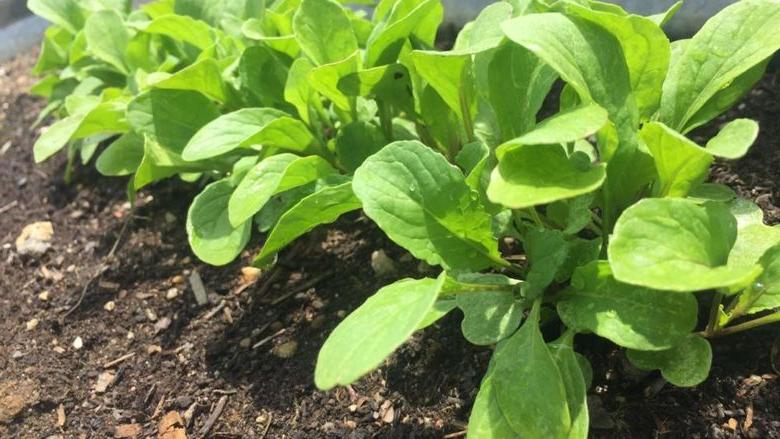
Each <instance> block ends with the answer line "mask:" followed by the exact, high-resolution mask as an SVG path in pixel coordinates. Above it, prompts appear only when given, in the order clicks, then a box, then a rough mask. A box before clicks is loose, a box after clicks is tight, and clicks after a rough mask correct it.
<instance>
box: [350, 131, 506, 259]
mask: <svg viewBox="0 0 780 439" xmlns="http://www.w3.org/2000/svg"><path fill="white" fill-rule="evenodd" d="M352 186H353V189H354V191H355V194H356V195H357V197H358V198H359V199H360V200H361V201H362V202H363V210H364V211H365V213H366V215H368V216H369V217H370V218H371V219H373V220H374V221H375V222H376V223H377V224H378V225H379V227H380V228H381V229H382V230H384V231H385V233H387V235H388V236H389V237H390V239H392V240H393V241H395V242H396V243H398V244H399V245H401V246H402V247H404V248H406V249H407V250H409V251H410V252H411V253H412V254H413V255H414V256H415V257H417V258H419V259H422V260H424V261H426V262H427V263H429V264H431V265H442V266H444V267H445V268H448V269H468V270H479V269H482V268H487V267H489V266H491V265H504V263H503V260H502V259H501V257H500V255H499V253H498V243H497V241H496V239H495V238H494V237H493V233H492V229H491V223H492V220H491V217H490V214H488V213H487V211H486V210H485V208H484V207H483V206H482V205H481V204H480V202H479V200H478V197H477V194H476V193H474V192H472V191H471V189H470V188H469V187H468V185H466V182H465V178H464V176H463V174H462V173H461V171H460V170H459V169H458V168H456V167H455V166H453V165H451V164H450V163H449V162H448V161H447V159H445V158H444V156H442V155H441V154H439V153H437V152H434V151H432V150H431V149H430V148H428V147H427V146H425V145H423V144H422V143H419V142H416V141H399V142H395V143H391V144H390V145H388V146H386V147H385V148H384V149H382V150H381V151H379V152H378V153H376V154H374V155H373V156H371V157H369V158H368V159H367V160H366V161H365V162H364V163H363V165H362V166H360V168H358V170H357V171H356V172H355V178H354V181H353V183H352Z"/></svg>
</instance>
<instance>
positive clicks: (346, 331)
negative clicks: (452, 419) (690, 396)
mask: <svg viewBox="0 0 780 439" xmlns="http://www.w3.org/2000/svg"><path fill="white" fill-rule="evenodd" d="M671 14H673V10H671V11H670V12H669V13H668V14H664V15H661V16H652V17H640V16H637V15H632V14H628V13H626V12H624V11H623V10H622V9H620V8H618V7H616V6H613V5H607V4H604V3H600V2H595V1H592V2H587V1H561V2H556V3H554V4H550V5H548V4H544V3H541V2H539V3H530V2H508V3H503V2H500V3H497V4H495V5H492V6H490V7H488V8H487V9H485V10H484V11H483V13H482V14H481V15H480V17H479V18H478V19H477V20H476V21H475V22H474V23H472V24H470V25H469V26H467V27H466V28H465V29H464V32H463V33H462V34H461V36H460V37H459V38H458V42H457V43H456V45H455V49H454V50H452V51H450V52H431V51H427V50H413V51H411V52H408V53H405V54H402V63H403V64H404V65H405V66H406V67H407V69H408V71H410V72H411V74H412V79H411V81H412V84H413V86H414V87H413V89H414V92H415V96H414V99H415V110H416V114H418V115H419V114H426V111H427V110H428V109H427V108H426V105H431V108H442V105H444V108H449V109H450V110H451V114H453V115H454V116H455V117H454V118H453V117H449V116H447V119H446V120H442V121H441V122H442V125H444V126H447V125H448V124H453V123H457V124H458V125H459V129H458V130H457V131H453V133H458V135H457V136H456V137H457V139H458V140H460V141H461V142H463V143H460V144H459V143H458V142H457V140H456V141H454V142H452V143H450V142H447V141H446V137H442V138H438V139H437V138H435V137H433V136H430V137H428V136H423V135H420V137H419V139H420V140H401V141H395V142H392V143H390V144H389V145H387V146H385V147H384V148H382V149H381V150H380V151H378V152H377V153H376V154H374V155H372V156H370V157H369V158H368V159H366V160H365V161H364V162H363V163H362V165H360V167H358V169H357V170H356V171H355V174H354V178H353V180H352V189H353V191H354V194H355V196H356V197H357V199H358V200H359V201H360V202H361V203H362V206H363V210H364V212H365V214H366V215H367V216H368V217H370V218H371V219H372V220H373V221H375V222H376V223H377V225H378V226H379V227H380V228H381V229H382V230H383V231H384V232H385V233H387V235H388V236H389V237H390V238H391V239H392V240H393V241H394V242H396V243H397V244H399V245H400V246H402V247H403V248H405V249H406V250H408V251H409V252H410V253H411V254H412V255H414V256H415V257H417V258H418V259H421V260H423V261H425V262H427V263H428V264H431V265H437V266H440V267H441V268H442V273H441V274H440V275H439V276H438V277H437V278H435V279H434V278H425V279H417V280H415V279H404V280H401V281H398V282H396V283H394V284H392V285H389V286H386V287H384V288H382V289H380V290H379V291H378V292H377V293H376V294H374V295H373V296H371V297H370V298H369V299H368V300H367V301H366V302H365V303H364V304H363V305H362V306H360V307H359V308H358V309H357V310H356V311H354V312H353V313H352V314H351V315H349V316H348V317H347V318H346V319H345V320H344V321H343V322H341V324H340V325H339V326H338V327H337V328H336V329H335V330H334V331H333V333H332V334H331V335H330V336H329V338H328V339H327V341H326V342H325V345H324V346H323V348H322V350H321V352H320V355H319V358H318V362H317V368H316V372H315V383H316V384H317V386H318V387H319V388H321V389H331V388H333V387H335V386H338V385H348V384H350V383H352V382H354V381H356V380H358V379H359V378H360V377H362V376H363V375H365V374H366V373H368V372H369V371H371V370H372V369H375V368H377V367H379V366H381V364H382V363H383V361H384V360H385V359H386V358H387V357H388V356H389V355H390V354H391V353H392V352H393V351H394V350H395V349H396V348H398V347H399V346H400V345H401V344H403V343H404V341H405V340H407V339H408V338H409V337H410V336H411V335H412V334H413V333H414V332H416V331H418V330H420V329H422V328H425V327H428V326H430V325H431V324H433V323H434V322H436V321H437V320H438V319H439V318H441V317H442V316H444V315H445V314H447V313H448V312H451V311H452V310H454V309H455V308H458V309H460V310H461V312H462V313H463V316H464V318H463V321H462V330H463V334H464V336H465V337H466V338H467V339H468V340H469V341H471V342H473V343H475V344H480V345H495V350H494V352H493V356H492V359H491V362H490V366H489V368H488V371H487V373H486V375H485V377H484V378H483V381H482V385H481V388H480V391H479V394H478V395H477V399H476V401H475V403H474V406H473V408H472V413H471V418H470V421H469V430H468V435H469V437H475V438H489V437H496V438H510V437H523V438H525V437H539V438H572V437H583V438H584V437H587V432H588V424H589V421H588V410H587V404H586V392H587V387H588V385H589V384H588V383H589V382H590V378H591V377H590V374H591V372H590V368H589V365H588V363H587V360H585V359H584V358H583V357H582V356H580V355H578V354H577V353H576V352H575V351H574V339H575V336H576V334H580V333H593V334H596V335H598V336H601V337H604V338H606V339H608V340H610V341H612V342H614V343H615V344H617V345H619V346H621V347H624V348H626V349H627V356H628V359H629V360H630V361H631V362H632V363H634V364H635V365H636V366H637V367H639V368H642V369H658V370H660V372H661V374H662V375H663V376H664V378H666V380H668V381H669V382H671V383H672V384H674V385H677V386H694V385H697V384H698V383H700V382H702V381H703V380H704V379H705V378H706V377H707V375H708V372H709V368H710V363H711V359H712V353H711V349H710V344H709V341H708V338H711V337H716V336H721V335H726V334H730V333H735V332H739V331H743V330H746V329H750V328H753V327H756V326H760V325H763V324H768V323H772V322H777V321H780V311H777V309H778V308H779V307H780V290H779V289H778V285H780V275H778V273H780V271H779V270H780V268H779V267H780V265H779V264H780V228H777V227H769V226H766V225H764V223H763V217H762V214H761V211H760V209H759V208H758V207H757V206H755V205H754V204H753V203H751V202H749V201H746V200H741V199H737V198H736V196H735V194H734V192H733V191H731V190H730V189H728V188H727V187H725V186H722V185H718V184H712V183H706V178H707V176H708V171H709V167H710V165H711V164H712V162H713V161H714V160H715V158H721V159H727V160H731V159H737V158H739V157H741V156H743V155H744V154H745V153H746V152H747V150H748V149H749V147H750V145H751V144H752V143H753V141H754V140H755V138H756V135H757V130H758V126H757V124H756V123H755V122H754V121H750V120H746V119H739V120H735V121H732V122H729V123H727V124H725V125H724V126H723V127H722V129H721V131H720V133H719V134H718V135H717V136H715V137H714V138H713V139H711V140H710V141H709V142H708V143H707V145H706V146H705V147H701V146H699V145H697V144H696V143H695V142H693V141H692V140H690V139H689V138H687V137H686V136H685V134H686V133H688V132H690V131H691V130H693V129H694V128H696V127H698V126H701V125H703V124H705V123H707V122H709V121H712V120H713V119H715V118H716V117H717V116H718V115H720V114H722V113H723V112H724V111H726V110H727V109H728V108H730V107H731V106H732V105H734V104H735V103H736V102H737V101H738V100H739V99H740V98H741V97H742V96H744V95H745V93H747V92H748V91H749V89H750V88H751V87H752V86H753V85H754V84H755V82H756V81H757V80H758V79H759V78H760V77H761V76H762V74H763V71H764V68H765V67H766V64H767V62H768V59H769V58H770V57H771V56H772V55H773V54H774V53H775V52H776V51H777V50H778V48H780V36H778V34H777V33H776V32H774V31H773V30H774V29H777V28H778V26H780V4H778V3H777V2H775V1H771V0H744V1H741V2H738V3H736V4H734V5H732V6H730V7H728V8H726V9H724V10H723V11H722V12H721V13H719V14H718V15H716V16H715V17H713V18H712V19H711V20H710V21H708V22H707V24H706V25H705V26H704V27H703V28H702V29H701V31H700V32H699V33H697V34H696V35H695V36H694V37H693V38H692V39H690V40H683V41H678V42H674V43H670V42H669V40H668V39H667V37H666V36H665V35H664V33H663V31H662V30H661V28H660V25H661V24H662V23H663V22H664V21H665V20H666V19H667V18H668V17H669V16H670V15H671ZM513 17H514V18H513ZM488 23H497V25H493V26H490V25H488ZM495 29H500V30H501V32H502V34H500V35H496V31H495ZM723 53H728V54H729V56H728V57H724V56H722V54H723ZM436 73H438V74H436ZM502 74H503V75H502ZM491 78H492V79H491ZM498 78H502V80H501V81H499V80H498ZM556 78H559V79H561V80H562V81H563V82H564V83H565V86H564V88H563V91H562V93H561V97H560V107H561V108H560V111H559V112H558V113H557V114H555V115H553V116H551V117H549V118H547V119H544V120H543V121H541V122H537V117H536V113H537V110H538V109H539V108H540V106H541V103H542V100H543V99H544V96H546V95H547V94H548V91H549V90H550V86H551V85H552V82H553V81H554V80H555V79H556ZM426 90H427V91H428V92H426ZM426 93H430V95H431V96H434V97H433V98H426V96H427V95H426ZM437 106H438V107H437ZM428 114H430V113H428ZM412 117H413V116H412ZM442 117H444V116H442ZM431 126H434V125H431ZM418 132H419V131H418ZM428 132H429V133H430V130H428ZM460 134H463V137H460ZM442 139H444V140H445V142H443V143H439V142H441V140H442ZM461 145H463V146H461ZM453 162H454V163H453ZM506 237H513V238H515V239H517V240H519V241H520V242H521V243H522V246H523V250H524V253H525V255H526V257H525V260H526V261H527V263H525V264H522V265H518V264H516V263H515V261H516V259H515V258H512V257H511V255H509V257H505V256H504V255H502V254H501V253H500V252H499V245H498V242H499V240H500V239H503V238H506ZM697 292H704V293H705V294H701V295H700V296H699V297H702V298H703V299H704V300H705V301H708V302H709V301H711V302H712V312H711V315H710V316H709V321H708V324H707V325H706V327H704V328H697V327H696V326H697V321H698V308H699V307H698V302H697V296H696V295H694V293H697ZM543 310H555V312H554V313H543V312H542V311H543ZM759 313H760V314H759ZM756 315H758V316H759V317H757V318H756V317H754V316H756ZM543 316H544V317H543ZM552 316H554V317H552ZM746 318H747V320H745V319H746ZM553 323H554V325H553ZM542 325H547V326H551V328H550V333H553V332H558V333H559V334H560V337H559V338H558V339H556V340H553V341H550V340H548V339H546V338H545V337H544V336H543V334H542V332H541V327H542ZM557 329H559V331H557Z"/></svg>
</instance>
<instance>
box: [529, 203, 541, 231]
mask: <svg viewBox="0 0 780 439" xmlns="http://www.w3.org/2000/svg"><path fill="white" fill-rule="evenodd" d="M526 210H527V212H528V213H529V214H530V215H531V219H532V220H534V223H535V224H536V225H537V226H539V227H544V221H542V217H540V216H539V212H537V211H536V208H535V207H529V208H528V209H526Z"/></svg>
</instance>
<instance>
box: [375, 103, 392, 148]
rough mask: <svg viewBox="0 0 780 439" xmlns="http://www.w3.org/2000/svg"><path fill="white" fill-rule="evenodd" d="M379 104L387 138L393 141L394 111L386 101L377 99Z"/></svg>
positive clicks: (380, 117)
mask: <svg viewBox="0 0 780 439" xmlns="http://www.w3.org/2000/svg"><path fill="white" fill-rule="evenodd" d="M377 104H378V106H379V122H380V124H381V125H382V131H384V133H385V140H387V141H388V142H392V141H393V140H394V139H393V137H394V136H393V111H392V108H391V107H390V104H388V103H387V102H385V101H377Z"/></svg>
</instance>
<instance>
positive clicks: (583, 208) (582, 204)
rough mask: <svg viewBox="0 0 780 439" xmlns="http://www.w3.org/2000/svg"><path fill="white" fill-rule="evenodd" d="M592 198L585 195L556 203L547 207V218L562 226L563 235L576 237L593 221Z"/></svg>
mask: <svg viewBox="0 0 780 439" xmlns="http://www.w3.org/2000/svg"><path fill="white" fill-rule="evenodd" d="M594 198H595V197H594V196H593V195H592V194H586V195H582V196H579V197H575V198H570V199H568V200H565V201H556V202H555V203H552V204H550V205H548V206H547V210H546V213H547V217H548V218H550V219H551V220H553V221H554V222H555V223H556V224H558V225H561V226H563V233H565V234H567V235H576V234H577V233H579V232H580V231H582V229H584V228H585V227H587V226H588V224H590V223H591V221H592V220H593V212H591V210H590V206H591V204H593V199H594Z"/></svg>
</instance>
